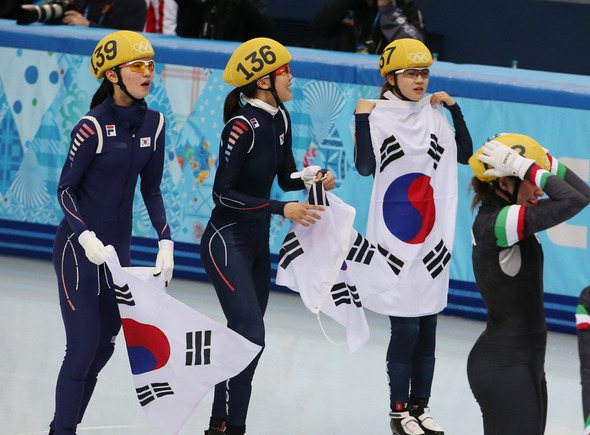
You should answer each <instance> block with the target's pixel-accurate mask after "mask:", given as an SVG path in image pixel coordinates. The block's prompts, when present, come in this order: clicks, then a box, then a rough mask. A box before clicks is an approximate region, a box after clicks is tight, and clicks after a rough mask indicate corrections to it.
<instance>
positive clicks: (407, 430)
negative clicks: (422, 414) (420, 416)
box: [389, 411, 424, 435]
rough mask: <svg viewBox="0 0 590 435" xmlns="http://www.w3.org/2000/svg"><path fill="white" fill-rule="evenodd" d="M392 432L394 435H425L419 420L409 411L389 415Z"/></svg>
mask: <svg viewBox="0 0 590 435" xmlns="http://www.w3.org/2000/svg"><path fill="white" fill-rule="evenodd" d="M389 417H390V418H391V419H390V422H389V425H390V427H391V432H392V433H393V435H424V431H423V430H422V429H421V428H420V424H419V423H418V420H416V419H415V418H414V417H413V416H411V415H410V412H409V411H404V412H393V411H392V412H390V413H389Z"/></svg>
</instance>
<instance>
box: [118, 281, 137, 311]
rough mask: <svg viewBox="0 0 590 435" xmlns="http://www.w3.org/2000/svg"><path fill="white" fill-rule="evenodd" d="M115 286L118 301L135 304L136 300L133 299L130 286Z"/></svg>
mask: <svg viewBox="0 0 590 435" xmlns="http://www.w3.org/2000/svg"><path fill="white" fill-rule="evenodd" d="M114 286H115V296H116V298H117V303H118V304H122V305H129V306H131V307H132V306H134V305H135V301H134V300H133V295H132V294H131V290H129V286H128V285H127V284H125V285H124V286H123V287H119V286H118V285H117V284H114Z"/></svg>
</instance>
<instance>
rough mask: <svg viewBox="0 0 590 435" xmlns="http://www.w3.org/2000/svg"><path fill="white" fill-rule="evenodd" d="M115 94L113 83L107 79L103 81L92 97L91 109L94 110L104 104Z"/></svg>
mask: <svg viewBox="0 0 590 435" xmlns="http://www.w3.org/2000/svg"><path fill="white" fill-rule="evenodd" d="M114 93H115V88H114V87H113V83H112V82H111V81H110V80H108V79H107V78H105V79H103V81H102V83H101V84H100V86H99V87H98V89H97V90H96V92H95V93H94V96H93V97H92V101H91V102H90V108H91V109H93V108H95V107H96V106H98V105H99V104H100V103H102V102H103V101H104V100H106V99H107V97H109V96H111V95H113V94H114Z"/></svg>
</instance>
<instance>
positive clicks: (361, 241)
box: [346, 234, 375, 264]
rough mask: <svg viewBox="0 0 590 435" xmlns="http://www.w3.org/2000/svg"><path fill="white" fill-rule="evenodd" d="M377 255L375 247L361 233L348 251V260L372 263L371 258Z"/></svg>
mask: <svg viewBox="0 0 590 435" xmlns="http://www.w3.org/2000/svg"><path fill="white" fill-rule="evenodd" d="M373 255H375V247H374V246H373V245H371V244H370V243H369V241H368V240H367V239H365V238H364V237H363V236H361V235H360V234H357V236H356V240H355V241H354V243H353V244H352V247H351V248H350V250H349V251H348V256H347V257H346V261H354V262H356V263H363V264H371V260H372V259H373Z"/></svg>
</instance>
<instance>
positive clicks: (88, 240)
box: [78, 230, 105, 266]
mask: <svg viewBox="0 0 590 435" xmlns="http://www.w3.org/2000/svg"><path fill="white" fill-rule="evenodd" d="M78 242H79V243H80V245H82V247H83V248H84V253H85V254H86V257H87V258H88V259H89V260H90V261H92V262H93V263H94V264H96V265H99V266H100V265H101V264H102V263H104V253H105V248H104V245H103V244H102V242H101V241H100V240H98V237H96V234H94V231H89V230H86V231H84V232H83V233H82V234H80V236H78Z"/></svg>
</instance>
